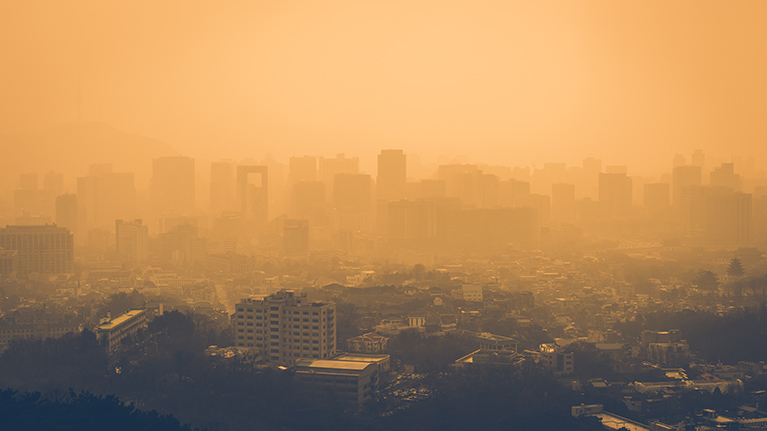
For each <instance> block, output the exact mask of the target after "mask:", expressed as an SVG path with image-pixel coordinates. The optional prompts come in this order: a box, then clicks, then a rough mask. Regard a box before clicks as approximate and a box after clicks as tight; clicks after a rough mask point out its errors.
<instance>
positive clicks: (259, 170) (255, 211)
mask: <svg viewBox="0 0 767 431" xmlns="http://www.w3.org/2000/svg"><path fill="white" fill-rule="evenodd" d="M237 196H238V201H239V203H240V213H241V214H242V218H243V220H244V221H245V222H246V223H249V224H250V223H252V224H253V226H254V227H255V228H256V230H257V231H261V230H263V229H264V228H265V227H266V224H267V222H268V221H269V175H268V172H267V168H266V166H237Z"/></svg>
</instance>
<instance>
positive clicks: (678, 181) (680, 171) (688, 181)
mask: <svg viewBox="0 0 767 431" xmlns="http://www.w3.org/2000/svg"><path fill="white" fill-rule="evenodd" d="M702 176H703V174H702V173H701V168H700V166H686V165H682V166H675V167H674V173H673V176H672V179H671V183H672V185H671V188H672V190H671V204H672V205H674V206H675V207H678V206H679V204H680V203H681V199H682V191H683V190H684V189H685V188H686V187H690V186H700V185H701V184H702Z"/></svg>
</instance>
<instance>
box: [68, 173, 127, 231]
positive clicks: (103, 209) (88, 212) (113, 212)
mask: <svg viewBox="0 0 767 431" xmlns="http://www.w3.org/2000/svg"><path fill="white" fill-rule="evenodd" d="M77 205H78V209H77V213H78V217H79V218H80V220H81V221H80V226H81V227H82V229H79V228H78V232H81V233H84V232H87V231H88V229H89V228H100V229H105V228H108V229H110V230H111V229H112V227H113V226H114V222H115V220H117V219H126V220H127V219H132V218H135V216H136V187H135V185H134V182H133V173H132V172H124V173H123V172H112V165H92V166H91V167H90V171H89V173H88V175H87V176H85V177H80V178H78V179H77ZM81 236H84V235H81Z"/></svg>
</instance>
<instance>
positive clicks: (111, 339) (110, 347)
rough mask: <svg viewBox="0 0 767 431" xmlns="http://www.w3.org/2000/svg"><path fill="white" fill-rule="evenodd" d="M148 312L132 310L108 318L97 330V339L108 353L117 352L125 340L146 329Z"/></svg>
mask: <svg viewBox="0 0 767 431" xmlns="http://www.w3.org/2000/svg"><path fill="white" fill-rule="evenodd" d="M146 326H147V318H146V310H130V311H128V312H127V313H123V314H121V315H119V316H117V317H115V318H107V319H104V321H103V322H102V323H101V324H100V325H99V326H98V328H96V337H97V338H98V340H99V342H100V343H101V344H102V345H103V346H104V348H105V349H106V351H107V352H108V353H113V352H115V351H117V350H118V349H119V348H120V346H121V345H122V342H123V340H125V339H126V338H128V337H130V336H132V335H136V334H137V333H138V331H140V330H142V329H144V328H146Z"/></svg>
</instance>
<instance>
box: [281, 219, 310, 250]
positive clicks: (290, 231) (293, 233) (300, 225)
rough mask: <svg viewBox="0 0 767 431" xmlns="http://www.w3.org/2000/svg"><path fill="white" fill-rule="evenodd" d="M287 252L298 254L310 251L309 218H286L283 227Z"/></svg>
mask: <svg viewBox="0 0 767 431" xmlns="http://www.w3.org/2000/svg"><path fill="white" fill-rule="evenodd" d="M282 239H283V245H284V248H285V254H287V255H290V256H297V255H303V254H306V253H307V252H308V251H309V220H293V219H288V220H285V226H283V228H282Z"/></svg>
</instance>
